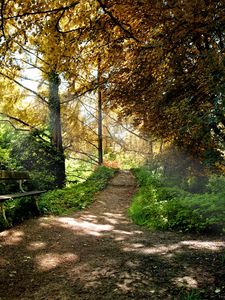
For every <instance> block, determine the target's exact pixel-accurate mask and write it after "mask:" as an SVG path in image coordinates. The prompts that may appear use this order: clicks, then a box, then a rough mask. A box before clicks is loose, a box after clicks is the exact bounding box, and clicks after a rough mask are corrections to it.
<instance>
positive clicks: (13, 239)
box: [0, 230, 24, 245]
mask: <svg viewBox="0 0 225 300" xmlns="http://www.w3.org/2000/svg"><path fill="white" fill-rule="evenodd" d="M23 236H24V232H23V231H20V230H7V231H4V232H2V233H1V234H0V237H3V238H4V241H3V242H2V245H16V244H18V243H20V242H21V241H22V239H23Z"/></svg>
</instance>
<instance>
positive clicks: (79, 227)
mask: <svg viewBox="0 0 225 300" xmlns="http://www.w3.org/2000/svg"><path fill="white" fill-rule="evenodd" d="M57 221H58V222H59V223H60V224H61V226H62V227H64V228H70V229H72V230H75V231H78V233H83V234H90V235H94V236H101V233H102V232H105V231H106V232H107V231H112V230H113V229H114V226H112V225H104V224H94V223H91V222H87V221H82V220H75V219H73V218H66V217H65V218H57Z"/></svg>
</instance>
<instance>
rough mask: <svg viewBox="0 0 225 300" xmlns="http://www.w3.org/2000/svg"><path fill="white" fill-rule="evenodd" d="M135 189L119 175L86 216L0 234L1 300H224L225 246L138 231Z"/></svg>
mask: <svg viewBox="0 0 225 300" xmlns="http://www.w3.org/2000/svg"><path fill="white" fill-rule="evenodd" d="M135 190H136V187H135V180H134V178H133V176H132V174H131V173H130V172H126V171H121V172H119V173H118V174H117V175H116V176H115V177H114V178H113V179H112V180H111V181H110V183H109V185H108V187H107V188H106V189H105V190H104V191H101V192H99V193H98V194H97V195H96V201H95V202H94V203H93V204H92V205H91V206H90V207H89V208H88V209H86V210H83V211H79V212H76V213H74V214H73V215H70V216H64V217H53V216H49V217H41V218H38V219H32V220H28V221H26V222H24V223H23V224H21V225H19V226H16V227H14V228H12V229H9V230H6V231H3V232H1V233H0V299H1V300H3V299H4V300H8V299H9V300H14V299H15V300H18V299H23V300H25V299H26V300H28V299H29V300H30V299H35V300H42V299H43V300H44V299H45V300H46V299H47V300H51V299H52V300H57V299H58V300H67V299H75V300H79V299H93V300H94V299H95V300H101V299H109V300H114V299H115V300H117V299H118V300H119V299H135V300H136V299H143V300H146V299H162V300H164V299H165V300H166V299H225V239H224V238H223V237H221V236H203V235H202V236H200V235H196V234H195V235H194V234H185V233H175V232H160V231H157V232H151V231H148V230H146V229H144V228H142V227H140V226H137V225H134V224H133V223H132V222H131V221H130V220H129V218H128V216H127V208H128V207H129V205H130V202H131V198H132V195H133V194H134V192H135Z"/></svg>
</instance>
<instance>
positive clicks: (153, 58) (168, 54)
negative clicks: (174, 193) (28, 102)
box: [0, 0, 225, 166]
mask: <svg viewBox="0 0 225 300" xmlns="http://www.w3.org/2000/svg"><path fill="white" fill-rule="evenodd" d="M0 11H1V14H0V30H1V50H0V55H1V67H2V70H1V73H0V75H1V76H2V78H3V77H4V78H6V79H7V80H9V81H11V82H14V83H16V84H19V85H20V86H21V79H20V78H21V76H22V75H23V70H24V69H26V68H27V67H28V66H33V67H35V68H36V69H38V70H39V71H40V72H41V77H42V79H43V81H45V82H47V86H48V91H47V90H39V91H33V92H32V91H31V90H30V89H29V88H26V89H25V90H24V91H26V93H30V92H31V93H32V94H33V95H34V96H35V97H36V100H38V101H41V102H42V106H43V107H45V108H41V109H42V111H43V112H45V113H43V115H42V116H46V114H47V115H48V120H49V121H48V122H49V126H50V127H49V128H50V133H51V136H52V141H53V144H54V146H56V148H58V149H59V150H60V149H61V150H60V151H61V154H62V156H63V155H64V153H63V140H61V139H62V136H60V132H61V131H62V130H63V135H64V137H63V138H64V141H65V140H66V139H67V137H66V135H67V136H71V134H68V133H66V131H65V128H66V127H65V126H64V125H65V124H67V125H68V124H69V123H68V120H71V119H72V117H71V116H72V113H73V112H74V110H73V109H71V108H72V107H77V106H76V101H77V100H78V99H81V98H80V97H82V96H84V95H85V94H86V93H91V92H93V93H94V92H95V91H96V89H97V88H101V89H102V91H103V94H102V99H103V107H104V108H105V109H106V108H109V107H110V108H111V109H112V110H114V112H117V113H119V115H120V118H121V119H123V118H125V119H129V118H130V117H132V120H133V124H134V125H135V126H138V128H139V129H140V131H141V132H142V134H143V135H145V136H147V137H148V138H150V139H154V138H157V139H163V140H165V141H169V142H170V143H174V144H175V145H176V146H178V147H179V148H182V149H183V150H185V151H187V152H188V153H190V154H191V155H193V156H195V157H196V158H198V159H199V160H201V161H203V162H206V163H207V164H209V165H214V166H215V165H216V164H218V163H220V164H221V162H223V161H224V144H225V143H224V142H225V140H224V138H225V99H224V79H225V78H224V77H225V72H224V64H225V57H224V30H223V28H224V25H225V17H224V15H225V4H224V1H211V0H200V1H194V0H192V1H183V0H179V1H164V0H161V1H160V0H152V1H147V0H135V1H131V0H126V1H121V0H116V1H111V0H105V1H103V0H77V1H72V0H67V1H63V2H62V1H59V0H57V1H53V2H50V1H45V0H32V1H19V0H17V1H11V0H9V1H2V3H1V7H0ZM99 60H100V61H101V65H100V68H101V70H100V72H101V80H98V78H97V71H98V67H99ZM4 80H5V79H4ZM62 80H64V81H66V83H67V96H65V97H63V98H62V94H63V93H62V92H61V90H60V83H61V81H62ZM57 89H58V90H57ZM55 92H56V93H55ZM54 93H55V94H54ZM4 103H5V105H4V107H5V113H6V112H7V109H6V108H7V107H8V108H9V107H10V106H12V103H14V102H13V100H11V99H9V100H8V101H6V102H5V100H4ZM70 103H74V104H72V106H70ZM67 104H68V105H67ZM39 107H40V106H39ZM46 107H47V110H46ZM57 107H58V108H57ZM39 109H40V108H38V110H39ZM70 109H71V115H70V113H69V112H70ZM8 110H9V109H8ZM75 110H76V109H75ZM27 111H29V114H28V115H27V117H26V116H22V114H21V112H20V113H19V111H17V112H15V115H14V116H16V117H21V118H22V119H23V120H24V121H25V122H27V123H31V124H32V121H31V119H32V117H31V116H32V114H33V110H32V109H31V107H28V110H27ZM65 112H66V115H67V118H64V120H65V119H67V122H66V123H64V124H63V126H64V127H63V129H61V128H60V126H61V125H60V122H61V116H63V115H64V114H65ZM69 115H70V116H69ZM56 116H57V118H56ZM68 116H69V117H68ZM45 118H46V117H45ZM37 119H39V120H40V122H45V121H44V120H42V121H41V119H40V117H39V118H37ZM69 122H70V123H71V121H69ZM75 123H76V124H77V122H75ZM32 126H33V125H32ZM35 126H37V127H38V122H36V124H35ZM57 126H58V127H57ZM67 129H68V126H67ZM89 136H90V134H89ZM86 137H87V135H86ZM57 141H58V142H57ZM64 146H65V145H64Z"/></svg>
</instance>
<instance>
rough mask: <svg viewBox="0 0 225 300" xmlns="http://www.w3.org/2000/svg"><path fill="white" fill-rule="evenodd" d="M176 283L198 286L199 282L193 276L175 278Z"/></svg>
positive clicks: (178, 284)
mask: <svg viewBox="0 0 225 300" xmlns="http://www.w3.org/2000/svg"><path fill="white" fill-rule="evenodd" d="M174 283H175V284H176V285H177V286H179V287H184V286H185V287H188V288H197V287H198V282H197V280H196V279H194V278H193V277H191V276H184V277H177V278H175V279H174Z"/></svg>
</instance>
